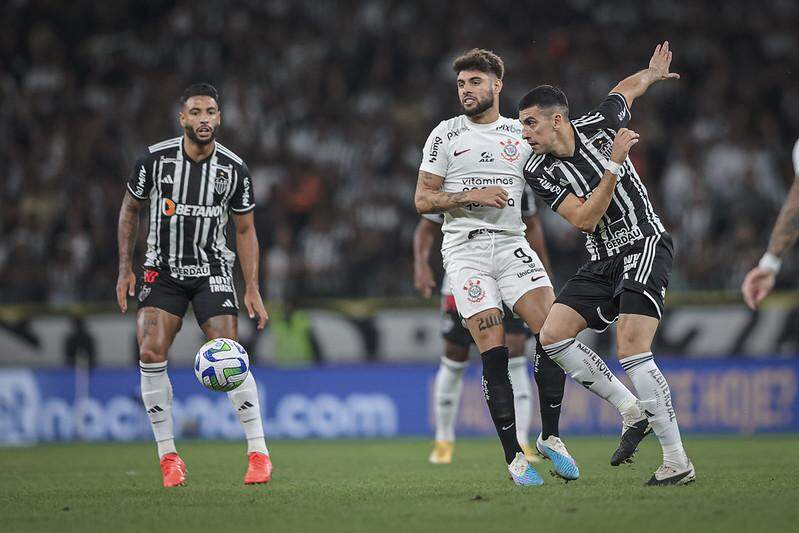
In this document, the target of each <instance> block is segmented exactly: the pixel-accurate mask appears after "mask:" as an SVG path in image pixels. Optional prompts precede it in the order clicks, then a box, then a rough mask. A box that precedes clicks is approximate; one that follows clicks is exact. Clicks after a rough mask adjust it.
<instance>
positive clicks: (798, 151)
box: [793, 139, 799, 176]
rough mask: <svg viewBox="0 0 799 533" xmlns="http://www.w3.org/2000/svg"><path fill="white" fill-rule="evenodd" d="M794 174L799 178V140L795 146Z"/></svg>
mask: <svg viewBox="0 0 799 533" xmlns="http://www.w3.org/2000/svg"><path fill="white" fill-rule="evenodd" d="M793 173H794V175H795V176H799V139H797V140H796V144H794V145H793Z"/></svg>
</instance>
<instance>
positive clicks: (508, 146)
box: [499, 139, 521, 163]
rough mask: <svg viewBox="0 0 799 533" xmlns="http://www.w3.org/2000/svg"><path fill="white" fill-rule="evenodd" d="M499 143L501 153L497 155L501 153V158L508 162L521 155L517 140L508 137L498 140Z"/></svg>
mask: <svg viewBox="0 0 799 533" xmlns="http://www.w3.org/2000/svg"><path fill="white" fill-rule="evenodd" d="M499 144H501V145H502V153H501V154H499V155H501V156H502V159H504V160H505V161H507V162H508V163H513V162H514V161H516V160H517V159H519V157H521V152H519V141H514V140H513V139H508V140H507V141H499Z"/></svg>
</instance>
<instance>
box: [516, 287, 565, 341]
mask: <svg viewBox="0 0 799 533" xmlns="http://www.w3.org/2000/svg"><path fill="white" fill-rule="evenodd" d="M553 303H555V291H553V290H552V287H551V286H543V287H538V288H537V289H532V290H529V291H527V292H526V293H524V294H523V295H522V297H521V298H519V299H518V300H517V301H516V305H515V306H514V308H513V311H514V312H515V313H516V314H517V315H519V316H520V317H522V320H524V322H525V323H526V324H527V325H528V326H530V329H532V330H533V333H540V332H541V328H542V327H543V326H544V321H545V320H546V318H547V315H549V311H550V309H552V304H553Z"/></svg>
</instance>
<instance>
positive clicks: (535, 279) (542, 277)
mask: <svg viewBox="0 0 799 533" xmlns="http://www.w3.org/2000/svg"><path fill="white" fill-rule="evenodd" d="M539 279H544V276H538V277H535V276H533V277H532V278H530V281H538V280H539Z"/></svg>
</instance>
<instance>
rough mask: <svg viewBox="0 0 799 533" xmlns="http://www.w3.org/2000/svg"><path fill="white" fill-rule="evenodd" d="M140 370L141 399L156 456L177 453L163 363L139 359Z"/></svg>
mask: <svg viewBox="0 0 799 533" xmlns="http://www.w3.org/2000/svg"><path fill="white" fill-rule="evenodd" d="M139 370H140V372H141V399H142V402H143V403H144V409H145V411H147V416H148V417H149V418H150V426H152V428H153V436H154V437H155V443H156V444H157V445H158V457H159V458H161V457H163V456H164V455H166V454H168V453H177V449H175V431H174V429H173V426H172V383H170V381H169V376H168V375H167V373H166V361H164V362H163V363H143V362H141V361H139Z"/></svg>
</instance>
